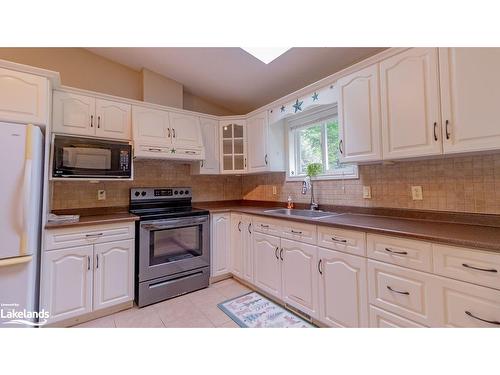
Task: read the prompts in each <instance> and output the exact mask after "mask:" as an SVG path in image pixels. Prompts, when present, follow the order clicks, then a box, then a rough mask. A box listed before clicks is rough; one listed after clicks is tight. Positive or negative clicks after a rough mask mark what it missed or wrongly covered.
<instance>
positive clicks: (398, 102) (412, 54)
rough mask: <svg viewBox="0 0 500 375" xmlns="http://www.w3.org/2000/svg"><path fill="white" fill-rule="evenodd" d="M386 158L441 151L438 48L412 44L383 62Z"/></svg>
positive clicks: (381, 90) (382, 91) (381, 74)
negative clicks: (412, 46)
mask: <svg viewBox="0 0 500 375" xmlns="http://www.w3.org/2000/svg"><path fill="white" fill-rule="evenodd" d="M380 96H381V98H380V100H381V115H382V140H383V158H384V159H402V158H408V157H416V156H428V155H439V154H441V153H442V141H441V130H440V129H441V126H440V125H441V119H440V111H439V80H438V50H437V48H412V49H409V50H407V51H405V52H403V53H400V54H398V55H395V56H393V57H390V58H388V59H386V60H383V61H382V62H381V63H380Z"/></svg>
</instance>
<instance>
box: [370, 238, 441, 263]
mask: <svg viewBox="0 0 500 375" xmlns="http://www.w3.org/2000/svg"><path fill="white" fill-rule="evenodd" d="M366 250H367V255H368V258H373V259H377V260H381V261H383V262H387V263H392V264H397V265H398V266H403V267H409V268H413V269H416V270H420V271H428V272H431V271H432V245H431V244H430V243H428V242H423V241H415V240H408V239H404V238H395V237H388V236H380V235H376V234H368V236H367V240H366Z"/></svg>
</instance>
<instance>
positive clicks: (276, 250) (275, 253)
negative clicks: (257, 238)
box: [274, 246, 280, 260]
mask: <svg viewBox="0 0 500 375" xmlns="http://www.w3.org/2000/svg"><path fill="white" fill-rule="evenodd" d="M279 249H280V248H279V247H278V246H276V249H275V250H274V256H275V257H276V259H278V260H280V257H279V256H278V250H279Z"/></svg>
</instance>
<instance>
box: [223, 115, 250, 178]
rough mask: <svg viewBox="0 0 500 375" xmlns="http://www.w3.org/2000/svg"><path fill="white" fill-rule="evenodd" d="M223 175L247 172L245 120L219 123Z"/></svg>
mask: <svg viewBox="0 0 500 375" xmlns="http://www.w3.org/2000/svg"><path fill="white" fill-rule="evenodd" d="M219 134H220V146H219V147H220V159H221V173H223V174H235V173H243V172H245V171H246V170H247V145H246V137H247V134H246V124H245V121H243V120H231V121H229V120H224V121H220V123H219Z"/></svg>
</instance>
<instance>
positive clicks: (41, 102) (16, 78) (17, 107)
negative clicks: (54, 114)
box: [0, 69, 49, 124]
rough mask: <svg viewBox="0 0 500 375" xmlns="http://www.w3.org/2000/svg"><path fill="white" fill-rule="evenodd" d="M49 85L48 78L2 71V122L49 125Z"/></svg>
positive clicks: (0, 100) (0, 94)
mask: <svg viewBox="0 0 500 375" xmlns="http://www.w3.org/2000/svg"><path fill="white" fill-rule="evenodd" d="M48 97H49V84H48V81H47V79H46V78H44V77H39V76H35V75H31V74H26V73H21V72H15V71H12V70H7V69H0V120H1V121H7V122H10V121H12V122H21V123H33V124H47V123H48V116H47V108H48Z"/></svg>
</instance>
